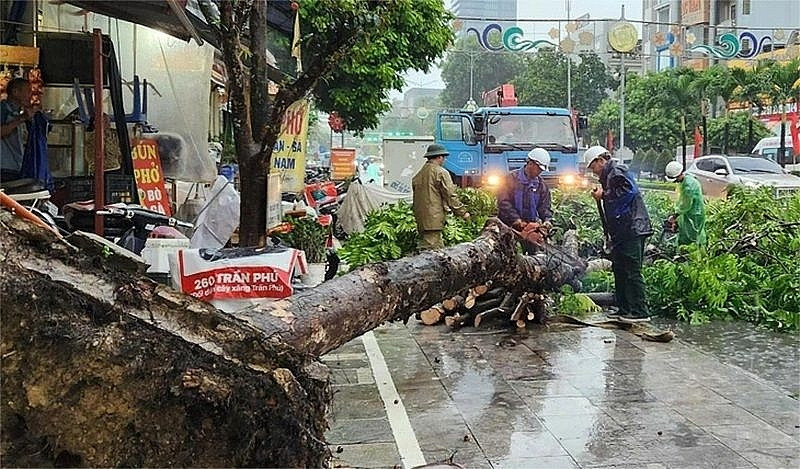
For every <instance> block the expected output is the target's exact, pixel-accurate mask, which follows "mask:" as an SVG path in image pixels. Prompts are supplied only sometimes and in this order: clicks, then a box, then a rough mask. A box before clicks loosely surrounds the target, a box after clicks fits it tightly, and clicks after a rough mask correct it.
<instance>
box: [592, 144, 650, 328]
mask: <svg viewBox="0 0 800 469" xmlns="http://www.w3.org/2000/svg"><path fill="white" fill-rule="evenodd" d="M585 156H586V160H587V161H589V165H588V168H589V169H590V170H591V171H592V172H593V173H594V174H595V175H597V177H598V178H600V184H601V186H602V187H600V188H595V190H594V191H593V192H592V196H593V197H594V198H595V200H598V201H600V200H602V201H603V205H604V210H603V212H604V213H605V218H606V226H607V227H608V232H609V233H608V234H609V235H610V237H611V264H612V267H611V269H612V270H613V272H614V289H615V295H616V299H617V305H618V306H619V311H618V313H617V314H609V315H608V316H609V317H611V318H619V321H621V322H625V323H629V324H632V323H637V322H645V321H649V320H650V314H649V313H648V311H647V303H646V301H645V293H644V278H643V277H642V260H643V257H644V246H645V241H646V240H647V237H648V236H650V235H651V234H653V228H652V226H651V225H650V216H649V215H648V214H647V207H645V205H644V200H643V199H642V194H641V192H639V187H638V186H637V185H636V181H634V179H633V177H631V175H630V174H629V173H628V168H627V167H626V166H625V165H623V164H620V163H617V162H616V161H613V160H611V154H610V153H609V152H608V150H606V149H605V148H603V147H601V146H599V145H598V146H594V147H591V148H589V149H588V150H586V153H585Z"/></svg>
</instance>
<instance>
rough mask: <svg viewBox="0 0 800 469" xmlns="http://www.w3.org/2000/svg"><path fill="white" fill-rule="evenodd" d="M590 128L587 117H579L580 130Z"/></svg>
mask: <svg viewBox="0 0 800 469" xmlns="http://www.w3.org/2000/svg"><path fill="white" fill-rule="evenodd" d="M588 128H589V118H588V117H586V116H578V130H586V129H588Z"/></svg>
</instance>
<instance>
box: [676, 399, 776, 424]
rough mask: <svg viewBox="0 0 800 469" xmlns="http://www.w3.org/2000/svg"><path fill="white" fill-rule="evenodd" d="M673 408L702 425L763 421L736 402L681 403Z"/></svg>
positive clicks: (758, 422)
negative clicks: (709, 403)
mask: <svg viewBox="0 0 800 469" xmlns="http://www.w3.org/2000/svg"><path fill="white" fill-rule="evenodd" d="M672 409H673V410H675V411H677V412H678V413H679V414H681V415H683V416H684V417H686V418H687V419H689V421H691V422H692V423H694V424H695V425H700V426H701V427H708V426H715V425H745V424H750V425H759V424H762V423H763V422H762V421H761V420H760V419H759V418H758V417H756V416H755V415H753V414H751V413H750V412H748V411H746V410H745V409H742V408H741V407H739V406H737V405H735V404H711V405H705V404H700V405H698V404H681V405H674V406H672Z"/></svg>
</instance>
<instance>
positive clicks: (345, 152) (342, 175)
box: [331, 148, 356, 181]
mask: <svg viewBox="0 0 800 469" xmlns="http://www.w3.org/2000/svg"><path fill="white" fill-rule="evenodd" d="M355 162H356V149H355V148H332V149H331V179H333V180H334V181H343V180H345V179H347V178H349V177H352V176H353V175H354V174H355V173H356V165H355Z"/></svg>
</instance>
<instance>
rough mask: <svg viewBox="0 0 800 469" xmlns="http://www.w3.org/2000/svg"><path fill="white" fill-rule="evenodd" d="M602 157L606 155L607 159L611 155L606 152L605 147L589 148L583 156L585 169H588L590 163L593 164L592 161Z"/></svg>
mask: <svg viewBox="0 0 800 469" xmlns="http://www.w3.org/2000/svg"><path fill="white" fill-rule="evenodd" d="M603 155H608V157H609V158H610V157H611V154H610V153H609V152H608V150H606V147H604V146H602V145H595V146H593V147H589V148H588V149H587V150H586V152H585V153H584V154H583V157H584V158H585V159H586V167H587V168H588V167H589V166H591V165H592V163H594V160H596V159H598V158H601V157H603Z"/></svg>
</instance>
